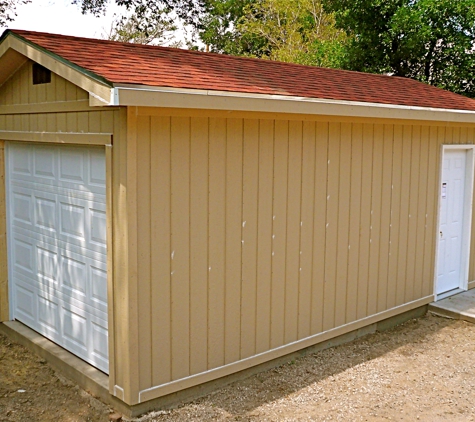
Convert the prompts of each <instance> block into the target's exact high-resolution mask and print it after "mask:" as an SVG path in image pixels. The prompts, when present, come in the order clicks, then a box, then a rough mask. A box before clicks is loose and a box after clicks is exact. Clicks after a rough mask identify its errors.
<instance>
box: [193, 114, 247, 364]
mask: <svg viewBox="0 0 475 422" xmlns="http://www.w3.org/2000/svg"><path fill="white" fill-rule="evenodd" d="M226 148H227V151H226V152H227V153H226V227H227V229H226V264H225V267H226V274H225V283H226V286H225V291H226V293H225V295H226V296H225V299H224V300H225V316H224V319H225V327H224V336H225V339H224V342H225V344H224V352H225V363H230V362H236V361H237V360H239V358H240V350H239V349H240V344H241V306H242V302H241V267H242V266H241V263H242V262H241V254H242V242H241V240H242V233H241V231H242V160H243V155H242V154H243V120H242V119H228V121H227V146H226ZM201 303H202V302H200V305H201Z"/></svg>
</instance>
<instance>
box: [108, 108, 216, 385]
mask: <svg viewBox="0 0 475 422" xmlns="http://www.w3.org/2000/svg"><path fill="white" fill-rule="evenodd" d="M150 132H151V153H150V156H151V162H150V177H151V180H152V182H151V198H150V201H151V203H150V206H151V209H152V210H153V219H152V222H151V251H150V253H151V256H152V259H151V261H152V265H151V279H152V286H151V300H152V303H153V306H152V311H151V318H152V321H153V324H152V362H153V366H152V371H151V372H152V380H153V385H160V384H163V383H166V382H169V381H171V380H172V369H171V363H172V358H171V353H172V348H171V335H172V333H171V316H172V314H171V300H172V298H171V271H172V270H171V119H170V118H169V117H153V118H152V121H151V130H150ZM207 142H208V140H207V139H206V144H207ZM114 148H115V147H114ZM206 162H207V157H206ZM206 243H207V242H206ZM202 247H203V245H201V244H200V246H199V248H202ZM205 265H206V264H205ZM205 321H206V319H205ZM206 322H207V321H206ZM204 330H206V325H205V327H204ZM191 341H193V338H192V340H191Z"/></svg>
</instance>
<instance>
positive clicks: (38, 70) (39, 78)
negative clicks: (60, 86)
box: [33, 63, 51, 85]
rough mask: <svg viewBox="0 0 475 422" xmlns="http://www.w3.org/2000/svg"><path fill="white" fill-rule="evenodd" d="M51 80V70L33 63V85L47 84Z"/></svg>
mask: <svg viewBox="0 0 475 422" xmlns="http://www.w3.org/2000/svg"><path fill="white" fill-rule="evenodd" d="M50 82H51V70H49V69H46V67H43V66H41V65H40V64H38V63H33V85H40V84H49V83H50Z"/></svg>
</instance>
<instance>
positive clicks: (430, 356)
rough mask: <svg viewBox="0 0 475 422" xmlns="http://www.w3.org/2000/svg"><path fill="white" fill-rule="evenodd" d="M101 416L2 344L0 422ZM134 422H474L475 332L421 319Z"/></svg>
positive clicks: (39, 365)
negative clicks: (387, 421)
mask: <svg viewBox="0 0 475 422" xmlns="http://www.w3.org/2000/svg"><path fill="white" fill-rule="evenodd" d="M22 390H25V391H24V392H21V391H22ZM108 414H109V408H108V407H107V406H105V405H103V404H101V403H100V402H98V401H97V400H95V399H94V398H92V397H91V396H89V395H87V394H86V393H84V392H82V391H81V390H80V389H79V388H78V387H76V386H75V385H73V384H72V383H70V382H68V381H66V380H65V379H64V378H62V377H61V376H58V375H57V374H55V372H54V371H53V370H52V369H50V367H49V366H48V365H47V364H45V363H44V362H43V361H42V360H41V359H39V358H37V357H35V356H33V355H32V354H30V353H29V352H28V351H26V350H25V349H24V348H23V347H21V346H19V345H17V344H14V343H12V342H11V341H9V340H7V339H5V338H4V337H2V336H0V421H12V422H16V421H107V420H108ZM134 420H135V421H140V422H169V421H178V422H179V421H187V422H188V421H304V420H310V421H385V420H393V421H396V420H397V421H430V422H437V421H475V325H473V324H469V323H466V322H462V321H453V320H449V319H444V318H440V317H436V316H433V315H427V316H425V317H423V318H420V319H417V320H411V321H408V322H406V323H405V324H402V325H400V326H397V327H395V328H393V329H391V330H389V331H385V332H382V333H376V334H371V335H367V336H365V337H362V338H361V339H358V340H356V341H354V342H352V343H348V344H345V345H342V346H338V347H335V348H332V349H327V350H324V351H321V352H318V353H315V354H312V355H308V356H306V357H303V358H300V359H298V360H295V361H292V362H289V363H288V364H286V365H283V366H281V367H278V368H275V369H272V370H269V371H266V372H263V373H260V374H258V375H255V376H252V377H250V378H247V379H245V380H243V381H240V382H237V383H234V384H231V385H229V386H227V387H225V388H222V389H221V390H218V391H216V392H214V393H213V394H210V395H208V396H205V397H203V398H200V399H198V400H195V401H193V402H191V403H188V404H185V405H183V406H180V407H178V408H177V409H173V410H165V411H159V412H152V413H150V414H148V415H145V416H143V417H142V418H138V419H134Z"/></svg>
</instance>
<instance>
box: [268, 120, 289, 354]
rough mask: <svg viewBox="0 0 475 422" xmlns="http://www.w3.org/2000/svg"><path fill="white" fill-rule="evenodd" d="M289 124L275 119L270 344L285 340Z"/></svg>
mask: <svg viewBox="0 0 475 422" xmlns="http://www.w3.org/2000/svg"><path fill="white" fill-rule="evenodd" d="M288 154H289V124H288V122H286V121H276V122H275V139H274V161H273V165H274V168H275V170H274V174H273V202H272V209H273V213H272V263H271V270H272V284H271V285H272V289H271V293H270V297H271V335H270V345H271V347H272V348H275V347H278V346H281V345H282V344H283V343H284V321H285V315H284V311H283V310H284V307H285V272H286V270H285V268H286V265H285V264H286V262H285V256H286V255H285V247H286V244H287V185H288V173H289V172H288Z"/></svg>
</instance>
